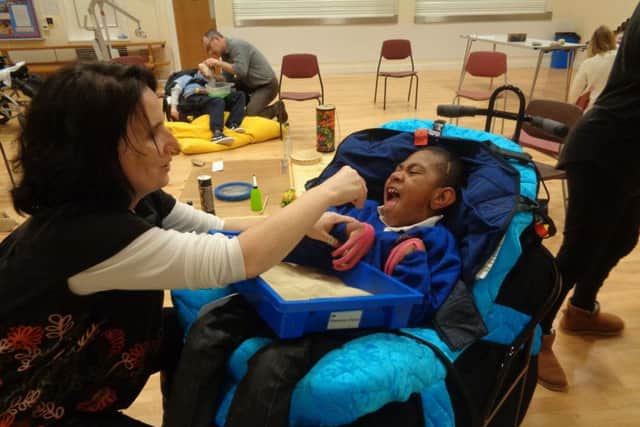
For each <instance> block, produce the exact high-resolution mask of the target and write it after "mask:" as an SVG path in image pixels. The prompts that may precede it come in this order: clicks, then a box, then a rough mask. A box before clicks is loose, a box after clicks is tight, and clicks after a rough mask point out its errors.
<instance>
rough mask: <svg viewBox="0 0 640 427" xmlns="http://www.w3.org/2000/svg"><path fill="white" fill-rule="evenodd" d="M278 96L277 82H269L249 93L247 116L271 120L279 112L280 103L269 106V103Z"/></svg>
mask: <svg viewBox="0 0 640 427" xmlns="http://www.w3.org/2000/svg"><path fill="white" fill-rule="evenodd" d="M277 95H278V81H277V80H276V79H273V80H271V82H269V83H268V84H266V85H263V86H260V87H258V88H256V89H253V91H251V95H250V96H249V102H248V103H247V116H260V117H266V118H267V119H271V118H273V117H275V116H276V115H277V113H279V112H280V109H281V107H280V105H282V102H281V101H278V102H275V103H273V104H271V105H269V103H270V102H271V101H273V99H274V98H275V97H276V96H277Z"/></svg>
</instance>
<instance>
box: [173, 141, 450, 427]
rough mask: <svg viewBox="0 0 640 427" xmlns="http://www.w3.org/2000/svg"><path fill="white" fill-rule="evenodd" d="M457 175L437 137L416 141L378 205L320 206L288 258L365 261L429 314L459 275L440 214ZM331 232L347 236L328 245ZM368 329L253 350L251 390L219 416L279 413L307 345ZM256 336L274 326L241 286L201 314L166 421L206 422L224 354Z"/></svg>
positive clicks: (303, 364) (240, 419) (417, 312)
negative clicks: (320, 222)
mask: <svg viewBox="0 0 640 427" xmlns="http://www.w3.org/2000/svg"><path fill="white" fill-rule="evenodd" d="M461 181H462V165H461V162H460V161H459V160H458V159H456V158H454V156H453V155H452V154H451V153H450V152H448V151H447V150H445V149H443V148H441V147H427V148H426V149H423V150H420V151H417V152H415V153H413V154H412V155H410V156H409V157H408V158H407V159H406V160H405V161H403V162H401V163H400V164H398V166H397V167H396V169H395V171H394V172H393V173H392V174H391V175H390V176H389V177H388V179H387V181H386V183H385V187H384V203H383V204H382V205H380V206H378V204H377V202H374V201H371V200H370V201H367V202H366V203H365V206H364V207H363V208H362V209H356V208H353V207H347V206H345V207H341V208H338V209H334V210H333V211H332V212H328V213H326V214H325V216H324V217H323V219H324V220H325V221H326V226H325V227H324V228H325V230H326V231H327V232H326V233H325V234H324V235H317V236H313V235H312V236H309V237H308V238H305V239H304V240H303V241H302V242H301V243H300V244H299V245H298V246H297V247H296V248H295V249H294V250H293V251H292V252H291V254H290V255H289V256H288V258H287V259H286V261H290V262H295V263H298V264H301V265H307V266H314V267H320V268H323V269H331V268H333V269H336V270H347V269H350V268H352V267H354V266H355V265H356V264H357V263H358V262H359V261H360V260H363V261H365V262H368V263H370V264H371V265H373V266H374V267H377V268H380V269H381V270H384V271H385V273H387V274H390V275H392V276H393V277H395V278H396V279H398V280H400V281H401V282H403V283H405V284H406V285H408V286H411V287H413V288H415V289H418V290H419V291H421V292H422V293H423V294H424V295H425V297H424V302H423V304H421V305H418V306H415V307H414V309H413V310H412V312H411V317H410V320H409V322H410V324H411V325H414V326H415V325H424V324H427V323H429V322H430V320H431V319H432V317H433V315H434V314H435V312H436V311H437V310H438V308H439V307H440V306H441V305H442V304H443V302H444V301H445V299H446V298H447V296H448V295H449V294H450V293H451V291H452V289H453V288H454V285H455V284H456V283H457V282H458V280H459V277H460V271H461V260H460V254H459V251H458V248H457V243H456V241H455V238H454V236H453V235H452V234H451V232H450V231H449V230H447V229H446V228H445V227H444V226H443V225H442V224H439V220H440V219H441V218H442V217H443V213H444V211H445V210H446V208H447V207H449V206H451V205H452V204H453V203H454V202H455V201H456V197H457V196H456V192H457V189H458V188H459V187H460V186H461ZM336 224H338V225H337V226H334V225H336ZM329 232H330V233H329ZM339 241H344V242H345V243H344V244H342V245H341V246H340V247H338V248H337V249H335V248H336V246H338V242H339ZM367 333H370V332H367V331H347V334H343V335H341V336H340V338H338V339H337V340H333V339H332V338H331V337H329V338H328V339H327V342H324V341H322V338H321V335H324V334H320V335H315V336H309V337H305V338H309V339H308V340H306V341H304V342H305V344H303V348H302V351H301V348H300V342H301V340H305V338H301V339H300V340H289V341H276V342H274V343H273V345H271V346H269V347H271V348H272V349H271V350H270V349H266V351H261V352H259V353H258V354H256V355H255V356H254V357H253V358H252V359H251V363H250V366H249V371H248V372H247V375H246V377H245V379H244V380H243V381H242V382H241V384H240V387H242V388H244V389H246V388H250V391H249V393H250V394H251V395H252V396H254V397H255V399H254V398H252V399H244V402H243V403H242V404H239V405H234V404H232V405H231V408H230V412H229V414H228V418H227V422H230V423H231V424H232V425H250V424H251V422H252V420H253V421H255V420H266V419H267V418H269V419H271V420H272V419H274V418H275V419H279V418H282V422H283V423H284V422H286V421H285V419H286V418H287V416H288V405H289V400H288V396H289V395H288V393H290V392H291V390H292V389H293V387H294V386H295V384H296V383H297V381H298V380H299V379H300V378H302V376H304V374H305V373H306V371H307V370H308V368H309V367H310V363H308V362H309V361H308V360H307V357H308V355H309V352H308V351H307V350H308V349H309V348H312V347H315V346H319V347H323V348H327V346H329V347H331V346H334V345H336V346H337V345H340V343H341V342H342V340H343V339H349V338H352V337H357V336H359V335H362V334H367ZM256 336H258V337H260V336H264V337H273V332H271V331H270V329H269V327H268V326H267V325H266V324H265V323H264V322H263V321H262V320H261V319H260V318H259V317H258V315H257V314H256V313H255V311H254V310H253V308H252V307H251V306H250V305H249V304H248V303H246V302H245V301H244V299H243V298H242V297H240V296H239V295H234V296H231V297H230V298H229V299H228V300H227V301H225V302H224V303H222V304H220V305H219V306H217V307H216V308H214V309H212V310H209V311H207V312H206V313H203V314H201V316H200V317H199V318H198V319H197V320H196V321H195V322H194V323H193V325H192V327H191V330H190V332H189V335H188V338H187V340H186V343H185V347H184V348H183V352H182V356H181V361H180V365H179V367H178V371H177V372H176V376H175V378H176V381H175V382H174V384H173V387H172V391H171V398H170V400H169V404H168V407H167V409H166V417H167V419H166V421H167V425H172V426H174V425H184V426H187V425H189V426H199V425H201V426H210V425H211V423H212V419H213V416H214V413H215V408H214V405H213V403H214V402H216V401H217V398H218V396H219V393H220V391H221V388H222V383H223V377H224V368H225V364H226V361H227V359H228V358H229V356H230V355H231V354H232V352H233V351H234V350H235V349H236V348H237V347H238V346H239V345H240V344H241V343H242V342H243V341H244V340H245V339H247V338H249V337H256ZM316 341H318V342H319V341H322V344H318V342H316ZM275 402H277V403H275ZM246 405H250V406H251V408H248V407H247V406H246ZM245 421H246V422H248V423H249V424H243V423H244V422H245ZM236 423H237V424H236ZM283 425H286V424H283Z"/></svg>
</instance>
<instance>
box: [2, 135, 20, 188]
mask: <svg viewBox="0 0 640 427" xmlns="http://www.w3.org/2000/svg"><path fill="white" fill-rule="evenodd" d="M0 151H1V152H2V158H3V159H4V165H5V166H6V167H7V173H8V174H9V179H10V180H11V186H12V187H15V186H16V181H15V180H14V179H13V173H12V172H11V166H10V165H9V159H8V158H7V153H6V152H5V151H4V146H3V145H2V142H0Z"/></svg>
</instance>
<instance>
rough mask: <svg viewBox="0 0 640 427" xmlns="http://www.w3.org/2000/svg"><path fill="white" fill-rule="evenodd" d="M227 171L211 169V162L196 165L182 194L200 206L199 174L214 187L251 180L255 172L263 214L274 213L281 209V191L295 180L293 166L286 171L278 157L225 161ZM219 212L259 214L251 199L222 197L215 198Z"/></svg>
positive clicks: (234, 214) (196, 205) (224, 215)
mask: <svg viewBox="0 0 640 427" xmlns="http://www.w3.org/2000/svg"><path fill="white" fill-rule="evenodd" d="M223 164H224V170H222V171H220V172H212V171H211V162H206V164H205V165H204V166H202V167H196V166H194V167H193V168H192V170H191V173H190V174H189V177H188V178H187V180H186V181H185V183H184V190H183V191H182V193H181V194H180V200H181V201H183V202H188V201H191V202H193V206H195V207H197V208H198V209H199V208H200V194H199V192H198V182H197V178H198V176H199V175H210V176H211V180H212V182H213V188H214V189H215V187H217V186H218V185H221V184H224V183H226V182H232V181H243V182H249V183H250V182H251V176H252V175H254V174H255V176H256V178H257V180H258V187H259V188H260V191H261V192H262V203H263V204H264V203H265V201H267V197H268V201H267V202H266V208H265V210H264V214H266V215H269V214H273V213H275V212H276V211H278V210H279V209H280V201H281V200H282V193H284V192H285V191H287V190H288V189H289V188H290V187H291V186H292V183H293V177H292V174H291V173H290V172H289V171H291V167H289V168H287V169H286V170H283V168H282V163H281V161H280V160H279V159H267V160H236V161H224V163H223ZM214 206H215V210H216V215H218V216H220V217H222V218H225V217H238V216H252V215H259V214H260V213H259V212H253V211H252V210H251V208H250V205H249V199H247V200H242V201H238V202H225V201H222V200H219V199H215V200H214Z"/></svg>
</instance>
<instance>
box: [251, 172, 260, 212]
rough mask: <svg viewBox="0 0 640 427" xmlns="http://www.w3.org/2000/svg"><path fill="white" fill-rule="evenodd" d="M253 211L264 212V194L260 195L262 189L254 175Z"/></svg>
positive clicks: (252, 190)
mask: <svg viewBox="0 0 640 427" xmlns="http://www.w3.org/2000/svg"><path fill="white" fill-rule="evenodd" d="M250 200H251V210H252V211H254V212H260V211H262V193H260V189H259V188H258V181H256V176H255V175H253V188H252V189H251V197H250Z"/></svg>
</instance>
